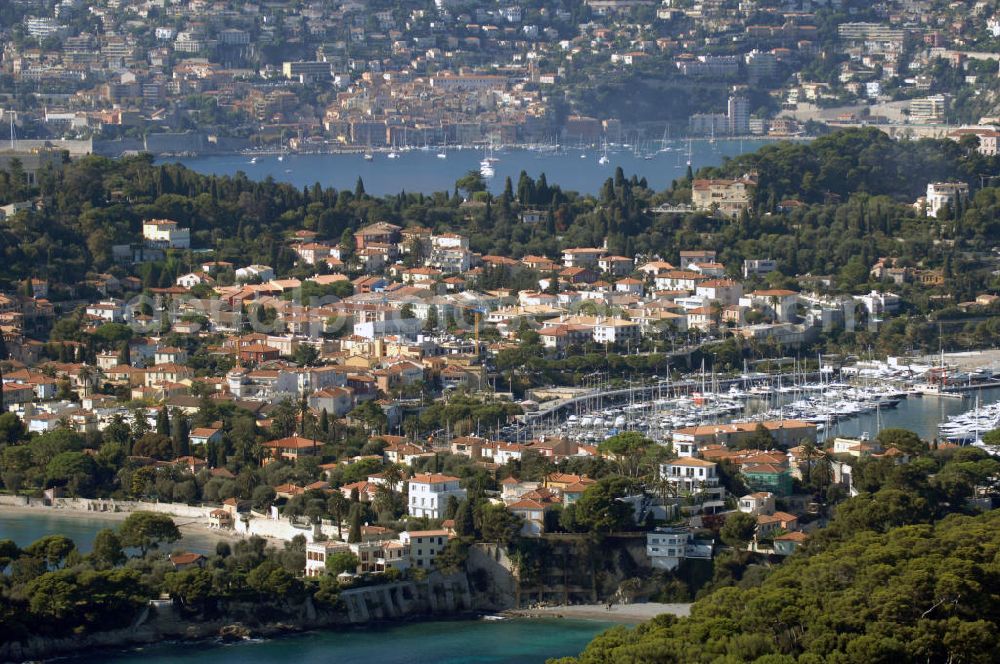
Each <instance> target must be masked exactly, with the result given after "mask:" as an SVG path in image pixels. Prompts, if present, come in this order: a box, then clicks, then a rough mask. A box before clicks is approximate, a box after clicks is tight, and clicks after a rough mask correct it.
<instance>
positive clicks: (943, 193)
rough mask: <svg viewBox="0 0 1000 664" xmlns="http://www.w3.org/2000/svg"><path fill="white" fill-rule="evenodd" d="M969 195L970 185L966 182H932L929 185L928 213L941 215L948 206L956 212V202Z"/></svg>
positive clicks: (934, 215) (936, 215)
mask: <svg viewBox="0 0 1000 664" xmlns="http://www.w3.org/2000/svg"><path fill="white" fill-rule="evenodd" d="M968 197H969V185H968V184H966V183H964V182H931V183H930V184H928V185H927V214H928V215H929V216H931V217H938V216H940V213H941V211H942V210H943V209H944V208H945V206H947V207H948V208H949V209H951V210H952V212H954V209H955V204H956V203H957V202H958V201H960V200H962V201H964V200H966V199H967V198H968Z"/></svg>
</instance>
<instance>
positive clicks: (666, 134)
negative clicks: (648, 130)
mask: <svg viewBox="0 0 1000 664" xmlns="http://www.w3.org/2000/svg"><path fill="white" fill-rule="evenodd" d="M669 141H670V123H669V122H668V123H667V125H666V126H665V127H664V128H663V138H661V139H660V152H670V150H671V148H670V146H669V145H667V143H668V142H669Z"/></svg>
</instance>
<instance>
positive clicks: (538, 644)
mask: <svg viewBox="0 0 1000 664" xmlns="http://www.w3.org/2000/svg"><path fill="white" fill-rule="evenodd" d="M610 626H611V625H610V624H609V623H603V622H597V621H585V620H557V619H551V620H550V619H537V620H535V619H511V620H500V621H490V620H468V621H463V620H454V621H436V622H420V623H407V624H403V625H399V626H395V627H376V628H364V629H351V630H337V631H324V632H310V633H308V634H298V635H294V636H287V637H281V638H276V639H269V640H261V641H244V642H240V643H236V644H225V645H223V644H217V643H205V642H196V643H168V644H161V645H156V646H150V647H146V648H142V649H139V650H131V651H124V652H113V651H110V652H109V651H103V652H98V653H94V654H89V655H84V656H80V657H73V658H69V659H68V660H63V661H68V662H71V663H72V664H97V663H98V662H113V663H114V664H151V663H154V662H155V663H159V662H163V663H166V662H170V663H176V664H202V663H209V662H211V664H263V663H265V662H268V663H270V662H294V663H295V664H327V663H329V664H354V663H357V664H424V663H427V664H540V663H541V662H544V661H545V660H546V659H548V658H550V657H566V656H569V655H575V654H577V653H579V652H580V651H581V650H583V649H584V647H586V645H587V643H589V642H590V640H591V639H593V638H594V637H595V636H596V635H597V634H599V633H601V632H603V631H604V630H605V629H607V628H608V627H610Z"/></svg>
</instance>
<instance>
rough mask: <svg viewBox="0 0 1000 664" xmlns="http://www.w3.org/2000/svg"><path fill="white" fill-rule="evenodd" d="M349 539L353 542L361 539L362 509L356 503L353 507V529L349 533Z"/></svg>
mask: <svg viewBox="0 0 1000 664" xmlns="http://www.w3.org/2000/svg"><path fill="white" fill-rule="evenodd" d="M347 541H348V542H349V543H352V544H353V543H354V542H360V541H361V509H360V506H359V505H355V506H354V507H353V508H352V509H351V529H350V530H349V531H348V533H347Z"/></svg>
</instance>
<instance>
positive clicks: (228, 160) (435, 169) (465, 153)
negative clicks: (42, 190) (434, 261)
mask: <svg viewBox="0 0 1000 664" xmlns="http://www.w3.org/2000/svg"><path fill="white" fill-rule="evenodd" d="M768 142H769V141H765V140H742V141H741V140H719V141H716V142H715V143H712V142H710V141H707V140H700V141H692V142H691V163H692V167H693V168H694V169H695V170H697V169H698V168H700V167H702V166H716V165H718V164H720V163H722V159H723V157H725V156H729V157H734V156H737V155H739V154H742V153H744V152H753V151H755V150H756V149H757V148H759V147H760V146H762V145H765V144H766V143H768ZM666 147H667V148H669V150H668V151H666V152H660V151H659V150H660V149H661V148H660V142H659V141H656V142H655V143H654V144H650V145H648V146H647V147H646V149H645V150H643V151H642V152H637V151H636V150H635V149H634V148H625V147H619V148H614V147H612V148H609V150H608V160H609V163H607V164H599V163H598V159H599V158H600V157H601V156H602V154H603V149H602V148H596V147H594V148H585V149H580V148H575V149H562V150H559V151H558V152H542V151H536V150H527V149H520V148H512V149H507V150H501V151H498V152H496V154H495V157H496V158H497V159H499V161H498V162H497V163H496V164H495V165H494V169H495V171H496V175H495V176H494V177H492V178H490V179H489V180H488V182H487V184H488V186H489V188H490V190H491V191H493V192H494V193H500V192H501V191H503V186H504V179H505V178H507V177H510V178H511V180H512V181H513V182H514V184H515V186H516V185H517V179H518V176H519V175H520V173H521V171H522V170H523V171H525V172H527V173H528V175H530V176H532V177H535V178H537V177H538V176H539V175H540V174H541V173H545V177H546V179H547V180H548V183H549V184H550V185H555V184H557V185H559V186H560V187H561V188H562V189H563V190H564V191H578V192H580V193H584V194H597V193H599V192H600V189H601V185H602V184H604V181H605V180H606V179H607V178H609V177H612V176H613V175H614V173H615V169H616V168H617V167H618V166H621V168H622V170H623V171H624V172H625V176H626V177H632V175H633V174H635V175H637V176H639V177H640V178H642V177H645V178H646V180H647V182H648V183H649V185H650V186H651V187H652V188H654V189H657V190H660V189H665V188H666V187H667V186H669V185H670V183H671V181H672V180H675V179H678V178H681V177H684V175H685V173H686V172H687V150H688V144H687V142H685V141H672V142H668V143H667V144H666ZM437 152H438V150H437V149H431V150H410V151H407V152H401V153H400V154H399V158H398V159H389V158H388V156H387V154H386V153H384V152H376V153H375V154H374V159H373V160H372V161H365V160H364V159H363V158H362V156H361V155H360V154H289V155H285V156H284V158H283V159H282V160H280V161H279V159H278V157H277V156H276V155H262V156H259V157H257V158H256V163H251V162H250V157H249V156H245V155H223V156H208V157H185V158H179V159H178V158H165V159H161V160H160V161H161V162H178V163H181V164H184V165H185V166H187V167H189V168H191V169H193V170H195V171H198V172H200V173H206V174H213V173H214V174H217V175H235V174H236V173H237V172H238V171H243V172H244V173H246V174H247V177H249V178H250V179H252V180H263V179H264V178H266V177H268V176H270V177H272V178H274V179H275V180H278V181H281V182H291V183H292V184H294V185H296V186H298V187H304V186H310V187H311V186H312V185H313V184H315V183H316V182H319V183H320V184H321V185H323V186H329V187H334V188H336V189H351V190H353V189H354V185H355V183H356V182H357V179H358V177H360V178H361V179H362V180H363V181H364V185H365V191H366V192H368V193H369V194H372V195H375V196H383V195H386V194H398V193H399V192H400V191H407V192H423V193H430V192H434V191H451V190H452V189H453V188H454V186H455V180H457V179H458V178H460V177H462V176H463V175H465V174H466V173H468V172H469V171H470V170H475V171H478V170H479V162H480V161H481V160H482V159H483V156H484V155H483V152H482V151H481V150H473V149H462V150H448V151H447V155H448V156H447V158H446V159H439V158H438V157H437Z"/></svg>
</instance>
